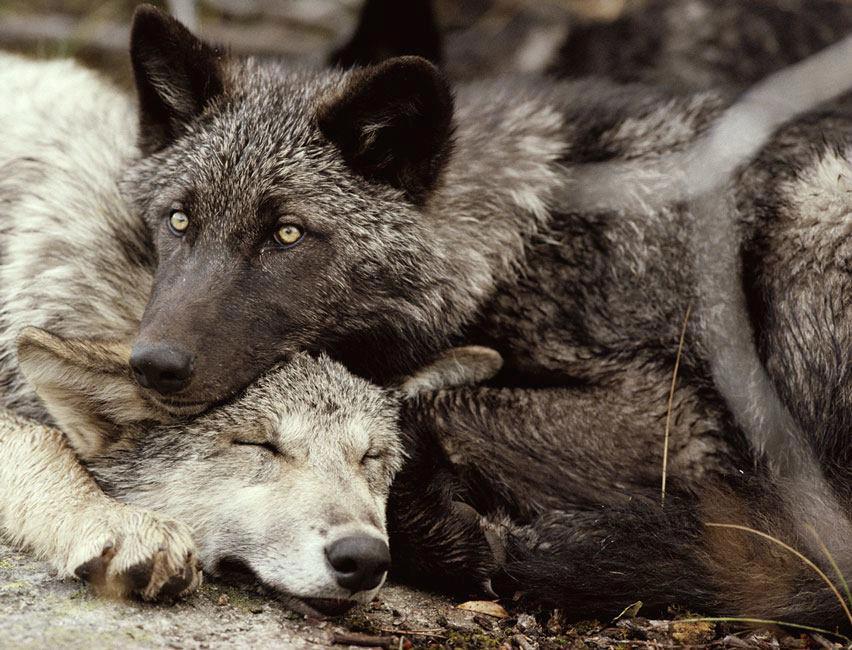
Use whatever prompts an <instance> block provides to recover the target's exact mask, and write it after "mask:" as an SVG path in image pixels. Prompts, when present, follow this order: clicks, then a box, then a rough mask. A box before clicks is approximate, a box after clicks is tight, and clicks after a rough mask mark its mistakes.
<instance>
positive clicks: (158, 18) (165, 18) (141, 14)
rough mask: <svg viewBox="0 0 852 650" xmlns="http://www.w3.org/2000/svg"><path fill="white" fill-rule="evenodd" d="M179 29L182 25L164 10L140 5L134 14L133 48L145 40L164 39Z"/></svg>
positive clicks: (131, 39)
mask: <svg viewBox="0 0 852 650" xmlns="http://www.w3.org/2000/svg"><path fill="white" fill-rule="evenodd" d="M179 27H181V24H180V23H179V22H178V21H177V20H176V19H175V18H173V17H172V16H170V15H169V14H167V13H166V12H165V11H163V10H162V9H159V8H157V7H154V6H153V5H148V4H142V5H139V6H138V7H136V11H134V12H133V23H132V24H131V27H130V43H131V48H132V46H133V44H135V43H137V42H139V41H141V40H143V39H162V38H164V37H165V35H166V34H168V33H169V32H172V31H174V30H175V29H176V28H179Z"/></svg>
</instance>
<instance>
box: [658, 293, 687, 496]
mask: <svg viewBox="0 0 852 650" xmlns="http://www.w3.org/2000/svg"><path fill="white" fill-rule="evenodd" d="M691 312H692V305H689V306H688V307H687V308H686V314H684V316H683V326H682V327H681V329H680V343H678V346H677V356H676V357H675V365H674V371H672V387H671V389H670V390H669V404H668V408H667V410H666V430H665V434H664V436H663V480H662V483H661V485H660V503H661V504H662V505H666V477H667V476H668V466H669V434H670V433H671V428H672V408H673V407H674V394H675V388H676V387H677V372H678V370H679V369H680V358H681V356H682V355H683V343H684V341H685V340H686V326H687V325H688V324H689V315H690V313H691Z"/></svg>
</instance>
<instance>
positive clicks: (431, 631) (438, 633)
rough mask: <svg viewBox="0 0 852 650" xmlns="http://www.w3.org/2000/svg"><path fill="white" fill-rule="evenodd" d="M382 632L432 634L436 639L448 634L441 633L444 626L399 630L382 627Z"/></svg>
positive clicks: (415, 634)
mask: <svg viewBox="0 0 852 650" xmlns="http://www.w3.org/2000/svg"><path fill="white" fill-rule="evenodd" d="M381 631H382V632H387V633H388V634H402V635H404V636H431V637H434V638H436V639H446V638H447V637H446V635H443V634H440V632H443V631H444V630H443V628H438V629H437V630H397V629H385V628H382V629H381Z"/></svg>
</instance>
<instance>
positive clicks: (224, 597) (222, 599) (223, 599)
mask: <svg viewBox="0 0 852 650" xmlns="http://www.w3.org/2000/svg"><path fill="white" fill-rule="evenodd" d="M230 603H231V599H230V598H228V594H219V600H217V601H216V604H217V605H219V606H220V607H224V606H225V605H229V604H230Z"/></svg>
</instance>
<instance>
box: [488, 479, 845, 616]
mask: <svg viewBox="0 0 852 650" xmlns="http://www.w3.org/2000/svg"><path fill="white" fill-rule="evenodd" d="M775 501H776V500H775V498H774V497H773V496H771V495H767V494H763V495H758V496H757V497H756V498H755V495H751V494H750V495H749V498H748V499H747V500H746V499H743V498H742V497H740V496H737V495H735V494H734V493H732V492H725V491H714V492H712V494H711V493H708V494H706V495H702V497H700V500H699V499H698V498H695V497H690V496H675V495H671V496H669V497H667V502H666V506H665V507H664V508H663V507H661V506H659V505H657V504H652V503H647V502H646V503H638V502H634V503H631V504H629V505H628V506H625V507H623V508H609V509H604V510H594V511H583V512H573V513H567V512H550V513H547V514H544V515H542V516H540V517H539V518H538V519H537V520H536V521H534V522H533V523H531V524H530V525H528V526H524V527H512V526H508V527H507V528H506V532H505V543H506V556H507V557H506V563H505V566H504V570H503V574H502V576H501V577H500V579H499V580H497V581H495V586H496V587H497V588H498V591H499V592H500V593H501V594H507V595H518V594H519V595H520V598H521V600H522V601H523V602H524V603H525V604H527V605H532V606H539V607H548V608H551V607H552V608H560V609H562V610H563V611H564V612H565V614H566V615H568V616H570V617H571V618H573V619H581V618H598V619H600V620H609V619H612V618H614V617H615V616H617V615H618V614H619V613H620V612H622V611H623V610H624V609H625V608H626V607H627V606H629V605H631V604H632V603H634V602H636V601H638V600H641V601H642V603H643V607H642V612H643V614H645V615H652V614H653V613H655V612H665V610H666V608H667V607H668V606H669V605H671V604H673V603H679V604H685V605H687V606H688V607H689V608H690V610H692V611H696V612H700V613H701V614H702V615H708V616H731V617H748V618H760V619H769V620H774V621H782V622H787V623H794V624H799V625H805V624H807V625H816V626H819V627H823V628H825V629H828V630H834V629H837V628H843V629H847V630H848V629H849V628H850V625H851V624H850V621H849V619H848V618H847V614H846V612H845V611H844V609H843V607H842V606H841V603H840V602H839V601H838V598H837V595H836V594H835V592H834V591H832V589H831V588H830V587H829V586H828V585H827V584H826V583H825V582H824V581H823V580H822V579H821V578H820V577H819V575H818V574H817V573H816V572H814V571H813V570H812V569H810V568H809V567H808V566H807V565H806V564H805V563H804V562H802V561H801V560H800V559H799V558H797V557H796V555H795V554H793V553H790V552H788V551H786V550H784V549H782V548H781V547H780V546H779V545H778V544H777V543H775V542H773V541H769V540H767V539H765V538H763V537H760V536H758V535H755V534H753V533H750V532H747V531H744V530H741V529H735V528H730V527H727V526H726V527H717V526H711V525H708V523H711V522H719V523H724V524H729V523H730V524H736V525H741V526H743V525H744V526H748V527H750V528H754V529H757V530H762V531H766V532H767V533H769V534H771V535H772V536H773V537H777V538H778V539H779V540H781V539H783V540H784V541H785V542H786V543H788V544H790V545H791V546H795V545H796V542H797V540H796V539H795V536H796V533H795V532H794V531H795V526H786V525H785V526H779V525H778V523H777V522H776V523H774V524H772V523H771V522H772V521H773V519H777V510H776V507H780V504H776V502H775ZM755 503H757V504H758V505H754V504H755ZM850 555H852V554H850V553H847V554H846V556H845V557H835V558H834V560H835V561H836V562H837V564H838V565H839V569H840V571H846V573H845V575H852V573H848V571H849V570H850V569H852V557H850ZM829 577H830V578H831V579H832V581H833V582H834V583H835V584H837V586H838V591H839V592H840V593H841V594H843V592H844V588H843V586H842V584H841V583H839V581H838V580H837V577H836V575H830V576H829ZM847 605H848V604H847Z"/></svg>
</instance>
